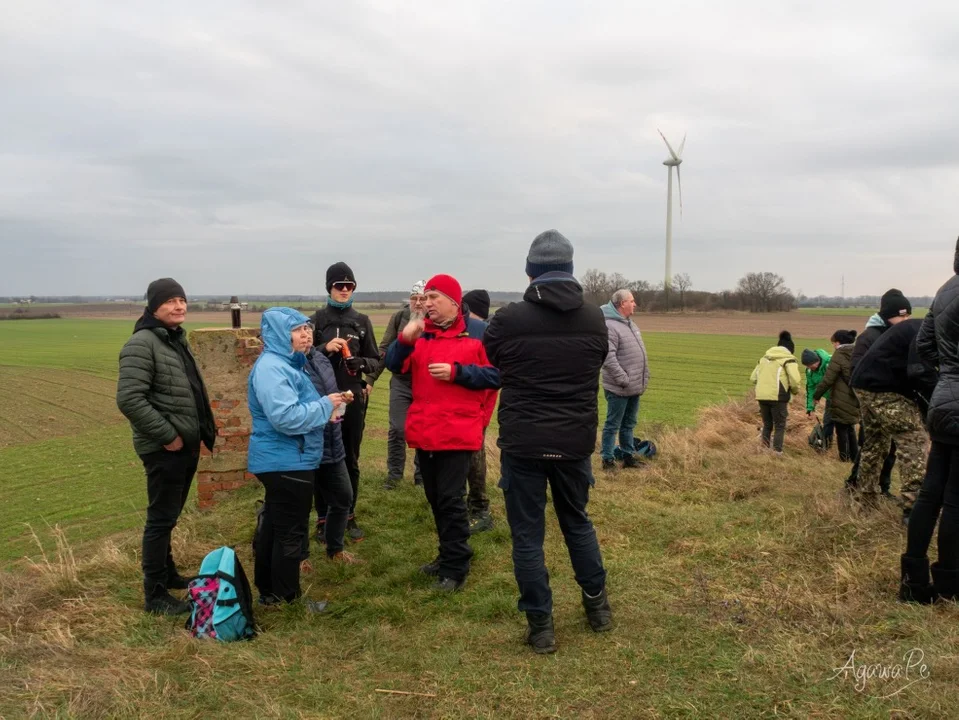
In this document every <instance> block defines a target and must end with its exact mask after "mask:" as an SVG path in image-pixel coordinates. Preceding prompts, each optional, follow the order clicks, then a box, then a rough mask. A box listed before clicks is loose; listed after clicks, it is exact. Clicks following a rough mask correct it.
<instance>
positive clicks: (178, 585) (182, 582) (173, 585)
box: [166, 573, 193, 590]
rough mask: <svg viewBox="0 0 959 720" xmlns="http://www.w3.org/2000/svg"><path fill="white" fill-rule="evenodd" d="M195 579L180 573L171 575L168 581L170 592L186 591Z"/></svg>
mask: <svg viewBox="0 0 959 720" xmlns="http://www.w3.org/2000/svg"><path fill="white" fill-rule="evenodd" d="M192 579H193V578H188V577H183V576H182V575H181V574H180V573H177V574H176V575H171V576H169V577H167V579H166V586H167V588H169V589H170V590H186V589H187V588H189V587H190V581H191V580H192Z"/></svg>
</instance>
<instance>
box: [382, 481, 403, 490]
mask: <svg viewBox="0 0 959 720" xmlns="http://www.w3.org/2000/svg"><path fill="white" fill-rule="evenodd" d="M401 482H403V478H386V482H385V483H383V489H384V490H396V488H398V487H399V486H400V483H401Z"/></svg>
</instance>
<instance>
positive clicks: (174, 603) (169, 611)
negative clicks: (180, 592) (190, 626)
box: [143, 591, 190, 615]
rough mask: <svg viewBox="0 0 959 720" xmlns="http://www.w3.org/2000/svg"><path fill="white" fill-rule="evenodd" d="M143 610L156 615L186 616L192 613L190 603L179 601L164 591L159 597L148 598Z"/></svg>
mask: <svg viewBox="0 0 959 720" xmlns="http://www.w3.org/2000/svg"><path fill="white" fill-rule="evenodd" d="M143 609H144V610H146V611H147V612H148V613H152V614H154V615H184V614H186V613H188V612H190V603H188V602H184V601H183V600H177V599H176V598H175V597H173V596H172V595H171V594H170V593H168V592H166V591H164V592H162V593H160V594H159V595H154V596H153V597H150V598H147V599H146V602H144V604H143Z"/></svg>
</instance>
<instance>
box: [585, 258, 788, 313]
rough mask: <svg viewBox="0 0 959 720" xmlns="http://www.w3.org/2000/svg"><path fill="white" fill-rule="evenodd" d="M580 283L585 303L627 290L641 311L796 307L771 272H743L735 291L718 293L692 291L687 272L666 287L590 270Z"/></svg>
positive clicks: (783, 284)
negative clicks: (620, 290)
mask: <svg viewBox="0 0 959 720" xmlns="http://www.w3.org/2000/svg"><path fill="white" fill-rule="evenodd" d="M580 284H582V286H583V292H584V294H585V296H586V299H587V301H589V302H591V303H595V304H597V305H602V304H604V303H607V302H609V299H610V297H611V296H612V294H613V293H614V292H616V291H617V290H619V289H620V288H626V289H628V290H630V291H631V292H632V293H633V299H634V300H636V307H637V309H639V310H640V311H642V312H665V311H674V310H675V311H680V312H685V311H686V310H693V311H696V312H709V311H719V310H746V311H749V312H784V311H788V310H792V309H794V308H795V307H796V297H795V296H794V295H793V293H792V291H791V290H790V289H789V288H788V287H786V281H785V280H784V279H783V277H782V276H781V275H777V274H776V273H771V272H761V273H746V274H745V275H744V276H743V277H741V278H740V279H739V282H738V283H737V284H736V289H735V290H723V291H720V292H706V291H704V290H693V282H692V279H691V278H690V277H689V274H688V273H679V274H677V275H674V276H673V281H672V283H670V284H669V285H668V286H667V285H666V284H665V283H662V282H661V283H657V284H655V285H653V284H652V283H650V282H648V281H646V280H629V279H628V278H627V277H626V276H624V275H622V274H621V273H618V272H617V273H611V274H607V273H605V272H602V271H600V270H596V269H594V268H593V269H590V270H587V271H586V273H585V274H584V275H583V276H582V278H580Z"/></svg>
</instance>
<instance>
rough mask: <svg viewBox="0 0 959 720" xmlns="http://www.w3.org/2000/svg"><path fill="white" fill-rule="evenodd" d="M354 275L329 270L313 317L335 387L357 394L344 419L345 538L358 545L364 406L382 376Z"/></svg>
mask: <svg viewBox="0 0 959 720" xmlns="http://www.w3.org/2000/svg"><path fill="white" fill-rule="evenodd" d="M355 291H356V276H355V275H354V274H353V270H352V268H350V266H349V265H347V264H346V263H345V262H337V263H333V264H332V265H330V267H329V268H327V270H326V292H327V299H326V307H324V308H320V309H319V310H317V311H316V313H315V314H314V315H313V318H312V320H313V326H314V328H313V345H314V346H315V347H316V348H317V349H319V350H320V352H323V353H325V354H326V357H327V359H328V360H329V361H330V364H331V365H333V372H334V373H335V374H336V384H337V386H338V387H339V388H340V389H341V390H344V391H346V390H349V391H350V392H352V393H353V397H354V398H355V399H354V402H352V403H350V405H349V406H348V407H347V409H346V414H345V415H344V416H343V421H342V422H343V446H344V448H345V449H346V469H347V471H348V472H349V474H350V485H351V487H352V489H353V505H352V506H351V507H350V517H349V519H348V520H347V523H346V534H347V537H348V538H349V539H350V540H352V541H353V542H359V541H361V540H363V539H364V538H365V537H366V534H365V533H364V532H363V530H362V529H361V528H360V527H359V525H358V524H357V522H356V500H357V498H358V497H359V493H360V446H361V445H362V443H363V431H364V429H365V427H366V406H367V401H368V398H369V394H370V393H371V392H372V391H373V379H374V378H375V377H378V376H379V369H380V363H381V359H380V351H379V349H378V348H377V346H376V338H375V337H374V335H373V324H372V323H371V322H370V318H369V317H368V316H366V315H364V314H363V313H361V312H358V311H357V310H356V308H354V307H353V300H354V293H355ZM314 500H315V503H316V514H317V528H316V536H317V539H318V540H321V541H322V538H323V537H324V535H325V533H324V531H323V524H324V523H325V522H326V504H325V501H324V500H323V496H322V493H320V492H317V494H316V497H315V498H314Z"/></svg>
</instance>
